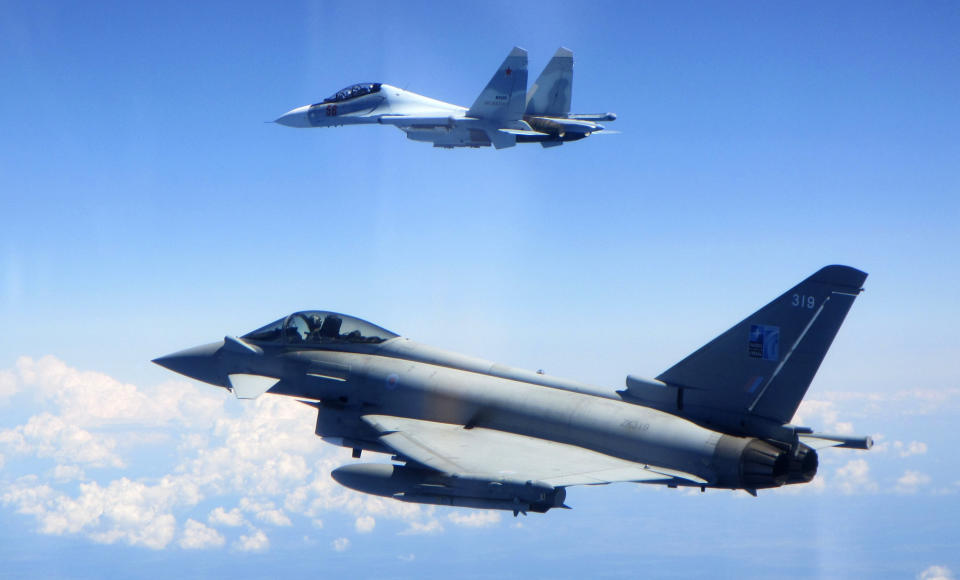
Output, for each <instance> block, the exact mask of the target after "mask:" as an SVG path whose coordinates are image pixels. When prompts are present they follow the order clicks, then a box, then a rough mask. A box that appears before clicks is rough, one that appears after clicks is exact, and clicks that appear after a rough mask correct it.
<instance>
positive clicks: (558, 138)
mask: <svg viewBox="0 0 960 580" xmlns="http://www.w3.org/2000/svg"><path fill="white" fill-rule="evenodd" d="M572 91H573V53H572V52H570V51H569V50H567V49H565V48H561V49H559V50H557V52H556V54H554V55H553V58H552V59H550V62H549V63H548V64H547V67H546V68H545V69H543V72H542V73H540V76H539V78H537V82H536V83H534V85H533V86H532V87H531V88H530V90H529V91H527V51H525V50H523V49H522V48H514V49H513V50H512V51H511V52H510V54H509V55H508V56H507V58H506V60H504V61H503V64H502V65H500V68H499V69H497V72H496V74H494V75H493V78H492V79H490V82H489V83H488V84H487V87H486V88H485V89H483V92H482V93H480V96H479V97H477V100H476V101H475V102H474V103H473V106H471V107H470V108H469V109H467V108H466V107H461V106H459V105H452V104H450V103H444V102H443V101H438V100H436V99H431V98H429V97H424V96H423V95H418V94H416V93H411V92H410V91H405V90H403V89H399V88H397V87H394V86H391V85H388V84H384V83H360V84H356V85H351V86H349V87H347V88H345V89H343V90H340V91H337V92H336V93H335V94H334V95H332V96H330V97H328V98H326V99H324V100H323V101H322V102H320V103H316V104H314V105H305V106H303V107H297V108H296V109H293V110H292V111H289V112H287V113H286V114H284V115H283V116H282V117H280V118H279V119H277V120H276V122H277V123H280V124H281V125H286V126H288V127H299V128H310V127H337V126H340V125H361V124H377V123H379V124H381V125H393V126H394V127H397V128H398V129H400V130H402V131H403V132H405V133H406V134H407V137H408V138H410V139H413V140H414V141H429V142H431V143H433V146H434V147H446V148H451V147H489V146H490V145H493V146H494V147H496V148H497V149H502V148H504V147H513V146H514V145H516V144H517V143H540V144H541V145H543V146H544V147H553V146H556V145H563V144H564V143H566V142H567V141H576V140H578V139H583V138H584V137H588V136H590V135H592V134H594V133H599V132H602V131H604V127H603V125H601V124H600V121H613V120H614V119H616V118H617V116H616V115H614V114H613V113H603V114H597V115H583V114H570V101H571V96H572ZM608 132H609V131H608Z"/></svg>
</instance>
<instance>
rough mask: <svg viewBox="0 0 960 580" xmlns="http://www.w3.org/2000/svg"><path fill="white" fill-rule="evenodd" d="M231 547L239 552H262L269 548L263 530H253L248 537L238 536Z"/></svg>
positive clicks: (267, 539)
mask: <svg viewBox="0 0 960 580" xmlns="http://www.w3.org/2000/svg"><path fill="white" fill-rule="evenodd" d="M233 547H234V549H236V550H239V551H241V552H263V551H264V550H266V549H267V548H269V547H270V539H269V538H267V535H266V534H264V533H263V530H258V529H256V528H254V529H253V530H251V533H250V534H249V535H243V536H240V539H239V540H237V541H236V542H235V543H234V544H233Z"/></svg>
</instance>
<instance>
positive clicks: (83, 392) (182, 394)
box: [16, 355, 226, 427]
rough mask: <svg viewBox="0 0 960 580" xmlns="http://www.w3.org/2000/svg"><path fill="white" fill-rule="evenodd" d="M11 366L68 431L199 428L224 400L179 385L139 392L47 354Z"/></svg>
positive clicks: (165, 385) (136, 389)
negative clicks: (114, 427) (174, 425)
mask: <svg viewBox="0 0 960 580" xmlns="http://www.w3.org/2000/svg"><path fill="white" fill-rule="evenodd" d="M16 367H17V372H18V374H19V376H20V381H21V382H22V384H23V385H26V386H28V387H30V390H31V391H32V392H33V393H34V394H35V395H36V396H37V397H38V398H39V399H40V400H41V402H44V403H48V404H53V405H55V406H56V407H58V408H59V409H60V417H61V418H62V419H63V420H64V421H66V422H67V423H68V424H70V425H74V426H81V427H90V426H101V425H107V424H118V423H123V424H135V425H137V426H138V427H144V426H160V425H166V424H168V423H170V422H172V421H173V422H177V423H179V424H182V425H194V424H204V423H206V422H208V421H209V417H210V416H211V415H213V414H216V412H217V411H218V410H219V409H221V408H222V406H223V401H224V400H225V398H226V397H225V396H224V395H223V394H219V395H215V394H214V393H215V391H203V390H200V389H198V388H197V387H196V386H194V385H192V384H190V383H187V382H179V381H178V382H175V383H165V384H163V385H159V386H157V387H154V388H152V389H140V388H137V387H136V386H134V385H131V384H124V383H121V382H120V381H117V380H116V379H114V378H112V377H109V376H107V375H105V374H103V373H98V372H93V371H80V370H77V369H74V368H72V367H69V366H67V364H66V363H64V362H63V361H61V360H59V359H57V358H56V357H53V356H49V355H48V356H44V357H42V358H40V359H36V360H34V359H32V358H30V357H25V356H24V357H20V358H19V359H17V363H16Z"/></svg>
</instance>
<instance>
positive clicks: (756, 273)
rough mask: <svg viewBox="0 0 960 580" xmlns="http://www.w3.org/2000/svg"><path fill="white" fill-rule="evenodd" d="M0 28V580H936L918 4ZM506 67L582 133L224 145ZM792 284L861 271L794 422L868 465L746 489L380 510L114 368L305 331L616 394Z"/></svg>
mask: <svg viewBox="0 0 960 580" xmlns="http://www.w3.org/2000/svg"><path fill="white" fill-rule="evenodd" d="M0 7H2V8H0V13H2V14H3V18H0V66H2V70H3V71H4V73H3V77H2V78H3V81H4V82H3V83H2V86H3V87H4V90H3V91H0V111H2V113H0V119H2V124H0V328H2V329H3V332H0V530H2V531H0V540H2V541H0V562H3V563H4V570H5V572H6V573H9V574H11V575H13V576H26V575H32V574H34V573H39V575H42V576H63V577H91V576H96V577H99V576H102V575H103V571H104V570H108V571H110V572H112V573H114V574H115V575H123V576H143V577H150V576H156V575H160V574H164V575H168V574H173V573H176V574H179V575H187V576H203V575H209V574H214V573H215V574H225V573H230V574H232V575H235V576H240V577H257V576H263V575H267V574H275V573H277V572H283V573H290V574H296V573H303V572H320V573H327V574H330V575H333V576H338V575H343V574H345V573H347V572H351V573H356V574H358V575H360V576H386V577H422V576H438V575H441V574H446V573H449V571H450V570H456V571H457V572H458V574H461V573H462V575H465V576H476V577H485V576H489V575H492V574H497V575H499V576H504V577H528V576H533V577H555V576H565V575H567V576H572V575H584V574H587V573H590V574H595V575H599V576H607V577H620V576H625V575H628V574H629V575H635V574H637V573H639V572H649V571H650V570H651V566H653V568H652V569H653V570H654V571H655V575H659V576H664V577H689V576H692V575H702V574H703V573H704V570H718V571H720V572H721V574H720V575H724V576H730V577H770V576H773V575H785V574H790V573H793V574H797V575H800V576H806V577H818V576H819V577H825V578H830V577H897V578H903V577H921V576H923V577H926V578H934V577H938V574H939V575H940V576H941V577H948V578H949V577H956V576H957V575H958V573H960V561H958V559H957V556H956V554H957V553H958V547H960V546H958V543H957V540H956V538H958V537H960V527H958V524H957V523H956V521H955V518H954V517H951V516H952V514H956V513H957V510H958V509H960V501H958V498H960V473H958V471H957V469H956V467H955V465H954V464H953V462H952V461H951V456H952V450H953V449H954V448H955V446H956V445H957V444H958V443H960V441H958V437H957V435H956V432H955V431H956V430H955V428H954V422H955V418H956V417H957V413H958V411H960V370H958V369H960V367H958V365H957V364H956V359H957V349H956V346H955V345H956V341H955V330H954V329H956V328H957V327H958V326H960V302H958V300H957V293H956V288H957V287H958V285H960V268H958V266H960V258H958V251H957V248H958V247H960V233H958V232H960V230H958V227H957V224H958V223H960V201H958V199H960V196H958V193H960V169H958V168H960V121H958V116H957V113H956V111H957V104H958V103H960V58H958V57H960V37H958V36H957V34H956V30H958V29H960V8H958V7H957V5H956V4H954V3H949V2H918V3H893V2H891V3H879V2H873V3H866V2H863V3H856V2H854V3H843V4H841V5H834V4H831V3H819V4H804V5H787V4H779V3H678V4H675V5H671V6H666V5H657V4H637V5H633V4H629V5H627V4H621V3H603V2H591V3H523V4H522V5H519V6H518V5H516V3H507V2H487V3H483V4H479V5H478V4H463V5H453V6H445V7H444V8H443V9H442V10H441V9H439V8H438V7H436V6H435V5H434V4H432V3H409V2H408V3H403V4H396V3H373V4H371V5H367V6H364V7H363V8H362V9H360V8H358V7H355V6H350V5H348V4H346V3H288V4H284V5H282V6H270V5H257V4H249V3H243V2H240V3H238V2H231V3H208V4H204V5H200V6H189V7H188V6H186V5H184V6H183V7H177V6H166V5H162V4H157V5H149V6H147V5H137V4H135V3H134V4H131V3H120V2H118V3H101V4H99V5H97V6H90V5H84V4H68V3H56V2H54V3H34V2H31V3H22V2H3V3H2V4H0ZM514 45H519V46H523V47H524V48H526V49H527V50H528V51H529V52H530V71H531V77H533V76H534V75H535V74H537V73H538V72H539V70H540V69H541V68H542V67H543V66H544V65H545V64H546V62H547V60H548V59H549V57H550V56H551V55H552V54H553V52H554V51H555V50H556V48H557V47H558V46H561V45H562V46H566V47H568V48H570V49H572V50H573V51H574V54H575V58H576V77H575V78H576V82H575V86H574V94H573V108H574V110H575V111H577V112H606V111H613V112H616V113H617V114H618V120H617V121H616V122H615V123H612V124H611V127H612V128H615V129H617V130H619V131H621V134H619V135H610V136H597V137H593V138H590V139H588V140H585V141H581V142H577V143H572V144H568V145H564V146H563V147H559V148H554V149H549V150H544V149H541V148H540V147H538V146H520V147H516V148H513V149H507V150H501V151H494V150H466V151H461V150H455V151H443V150H436V149H433V148H431V147H429V146H428V145H426V144H423V143H416V142H411V141H408V140H406V139H405V138H404V135H403V134H402V133H401V132H399V131H396V130H394V129H392V128H388V127H355V128H343V129H336V130H313V131H298V130H293V129H288V128H286V127H280V126H277V125H274V124H269V123H264V121H269V120H272V119H274V118H276V117H277V116H279V115H280V114H282V113H283V112H285V111H287V110H289V109H291V108H293V107H295V106H299V105H301V104H305V103H308V102H315V101H316V100H319V99H320V98H322V97H324V96H327V95H329V94H331V93H333V92H335V91H336V90H338V89H340V88H342V87H343V86H346V85H349V84H352V83H354V82H358V81H381V82H387V83H390V84H394V85H397V86H401V87H404V88H407V89H408V90H412V91H415V92H418V93H421V94H425V95H428V96H431V97H434V98H439V99H442V100H445V101H449V102H453V103H457V104H461V105H465V106H469V104H470V103H472V101H473V99H474V98H475V97H476V95H477V94H478V93H479V91H480V90H481V89H482V87H483V85H484V84H485V83H486V81H487V80H488V79H489V77H490V75H491V74H492V73H493V71H494V70H495V69H496V67H497V66H498V65H499V63H500V62H501V61H502V59H503V57H504V56H505V55H506V54H507V52H509V50H510V48H511V47H512V46H514ZM321 226H322V227H321ZM829 263H844V264H849V265H852V266H856V267H859V268H861V269H863V270H865V271H867V272H869V273H870V278H869V279H868V280H867V283H866V287H867V291H866V292H865V293H864V294H863V295H862V296H861V297H860V298H859V299H858V301H857V303H856V304H855V305H854V307H853V309H852V311H851V313H850V316H849V317H848V319H847V323H846V324H845V325H844V327H843V329H842V330H841V332H840V335H839V336H838V339H837V341H836V343H835V344H834V347H833V349H832V350H831V352H830V355H829V356H828V358H827V360H826V361H825V363H824V365H823V367H822V368H821V371H820V373H819V375H818V376H817V378H816V380H815V382H814V384H813V387H812V388H811V390H810V393H809V395H808V397H807V399H808V400H807V402H806V403H805V405H804V406H803V407H801V410H800V414H801V417H800V418H802V419H804V421H805V422H806V423H807V424H810V425H811V426H813V427H816V428H818V429H825V430H827V429H830V428H840V429H851V430H853V431H854V432H856V433H863V434H868V433H869V434H872V435H874V436H875V437H876V438H877V441H878V445H877V446H876V447H875V449H874V450H872V451H870V452H869V453H854V452H845V451H843V450H834V451H826V452H824V453H822V454H821V459H822V467H821V472H820V473H821V476H820V477H819V478H818V480H817V481H815V482H814V483H813V484H810V485H808V486H806V487H805V488H803V489H800V490H791V491H787V490H783V491H777V492H770V493H765V494H761V496H760V497H759V498H757V499H754V498H749V497H747V496H746V494H743V493H739V494H734V493H729V492H708V493H706V494H703V495H699V494H696V495H688V494H685V493H682V492H675V491H669V490H658V489H652V488H647V487H636V486H629V485H623V486H608V487H604V488H576V489H572V490H571V492H570V496H569V497H570V502H569V503H571V504H572V505H573V506H574V508H575V509H574V510H572V511H569V512H562V513H550V514H549V515H547V516H536V517H534V516H531V517H528V518H523V519H520V520H516V521H515V520H513V519H512V518H510V517H499V515H497V514H488V513H486V512H469V511H459V510H426V509H410V508H409V506H403V505H400V506H398V505H395V504H394V503H390V502H382V501H379V500H373V499H370V498H365V497H362V496H358V495H357V494H353V493H352V492H348V491H345V490H341V489H338V488H336V487H335V484H333V483H332V481H330V479H329V477H328V476H327V474H328V472H329V470H330V468H332V467H335V466H336V465H338V464H340V463H342V462H346V461H349V458H348V454H346V455H345V454H344V452H341V451H340V450H338V449H335V448H333V447H330V446H327V445H324V444H322V443H321V442H320V441H319V439H316V438H315V437H314V436H313V433H312V431H313V417H312V415H311V413H310V410H309V409H307V408H306V407H303V406H302V405H298V404H296V403H295V402H293V401H288V400H283V399H279V398H270V397H267V398H263V399H261V400H258V401H257V402H255V403H239V402H237V401H235V400H232V399H230V398H228V397H227V394H225V393H223V392H221V391H218V390H216V389H213V388H211V387H208V386H205V385H202V384H196V383H189V382H186V381H183V380H181V379H180V378H179V377H176V376H173V375H171V374H170V373H168V372H166V371H164V370H163V369H160V368H159V367H155V366H154V365H151V364H150V363H149V362H148V361H149V360H150V359H152V358H154V357H156V356H158V355H161V354H166V353H169V352H171V351H174V350H178V349H180V348H183V347H187V346H191V345H194V344H199V343H203V342H208V341H210V340H215V339H218V338H220V337H222V336H223V335H225V334H241V333H244V332H246V331H249V330H251V329H253V328H255V327H258V326H260V325H262V324H264V323H266V322H269V321H271V320H274V319H276V318H278V317H280V316H282V315H285V314H286V313H288V312H290V311H293V310H299V309H307V308H316V309H331V310H338V311H343V312H348V313H351V314H355V315H358V316H361V317H363V318H366V319H369V320H371V321H373V322H375V323H377V324H380V325H382V326H384V327H386V328H389V329H391V330H393V331H395V332H399V333H401V334H404V335H406V336H410V337H412V338H414V339H415V340H419V341H422V342H426V343H429V344H433V345H436V346H441V347H446V348H450V349H452V350H457V351H461V352H465V353H468V354H473V355H477V356H482V357H485V358H490V359H493V360H497V361H500V362H503V363H507V364H514V365H517V366H522V367H526V368H543V369H545V370H547V371H548V372H550V373H552V374H557V375H560V376H568V377H571V378H576V379H581V380H585V381H588V382H592V383H596V384H602V385H612V386H619V385H621V384H622V382H623V379H624V376H625V375H626V374H628V373H634V374H641V375H655V374H657V373H659V372H660V371H662V370H663V369H665V368H667V367H669V366H670V365H671V364H673V363H674V362H676V361H677V360H679V359H680V358H681V357H683V356H685V355H686V354H687V353H689V352H691V351H692V350H694V349H695V348H697V347H698V346H700V345H701V344H702V343H704V342H706V341H707V340H709V339H710V338H712V337H713V336H714V335H716V334H718V333H719V332H721V331H722V330H724V329H726V328H727V327H729V326H730V325H732V324H733V323H734V322H736V321H737V320H739V319H740V318H742V317H743V316H744V315H746V314H748V313H749V312H751V311H753V310H755V309H756V308H757V307H759V306H760V305H762V304H764V303H766V302H767V301H768V300H769V299H771V298H773V297H774V296H776V295H777V294H779V293H780V292H781V291H783V290H785V289H786V288H788V287H789V286H790V285H792V284H794V283H795V282H797V281H799V280H801V279H802V278H804V277H805V276H807V275H808V274H810V273H811V272H813V271H814V270H816V269H818V268H819V267H821V266H823V265H825V264H829ZM301 407H302V408H301ZM924 575H925V576H924Z"/></svg>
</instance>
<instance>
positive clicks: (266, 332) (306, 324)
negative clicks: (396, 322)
mask: <svg viewBox="0 0 960 580" xmlns="http://www.w3.org/2000/svg"><path fill="white" fill-rule="evenodd" d="M397 336H399V335H398V334H394V333H392V332H390V331H389V330H386V329H384V328H380V327H379V326H377V325H375V324H371V323H369V322H367V321H366V320H361V319H359V318H355V317H353V316H347V315H346V314H338V313H336V312H327V311H323V310H304V311H302V312H294V313H293V314H291V315H290V316H287V317H286V318H281V319H280V320H277V321H274V322H271V323H270V324H268V325H266V326H263V327H261V328H258V329H256V330H254V331H253V332H250V333H248V334H245V335H243V338H245V339H247V340H251V341H254V342H279V343H284V344H303V345H317V346H319V345H326V344H335V343H340V344H344V343H366V344H379V343H381V342H383V341H385V340H390V339H391V338H396V337H397Z"/></svg>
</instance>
